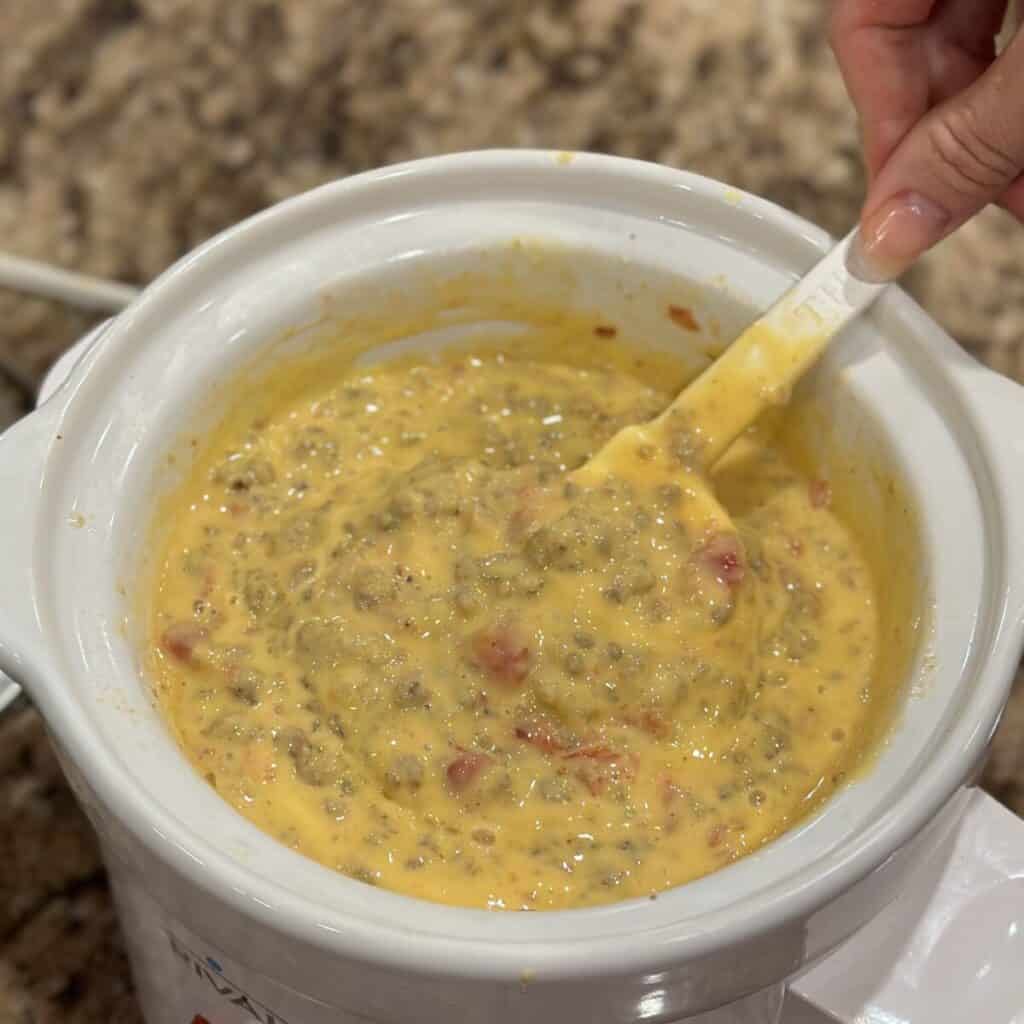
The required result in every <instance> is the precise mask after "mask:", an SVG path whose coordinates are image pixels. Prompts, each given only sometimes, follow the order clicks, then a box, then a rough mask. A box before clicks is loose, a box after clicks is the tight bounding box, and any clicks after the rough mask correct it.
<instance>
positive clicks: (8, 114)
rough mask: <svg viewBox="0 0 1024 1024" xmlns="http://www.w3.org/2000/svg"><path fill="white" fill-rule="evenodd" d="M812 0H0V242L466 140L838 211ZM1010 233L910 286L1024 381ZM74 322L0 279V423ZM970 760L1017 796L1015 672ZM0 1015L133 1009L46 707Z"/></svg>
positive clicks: (28, 754) (175, 210) (242, 201)
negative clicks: (990, 754)
mask: <svg viewBox="0 0 1024 1024" xmlns="http://www.w3.org/2000/svg"><path fill="white" fill-rule="evenodd" d="M826 6H827V5H826V4H824V3H822V2H821V0H731V2H730V3H728V4H723V3H719V2H715V0H644V2H638V0H512V2H509V0H288V2H287V3H283V2H280V3H271V2H265V0H249V2H247V3H242V4H211V3H207V2H206V0H52V2H48V3H35V4H32V3H29V2H27V0H13V2H5V3H3V4H0V39H3V41H4V43H3V48H4V59H3V61H2V62H0V238H2V239H3V246H4V247H5V248H8V249H10V250H12V251H15V252H17V253H19V254H21V255H25V256H32V257H37V258H40V259H46V260H51V261H54V262H56V263H60V264H63V265H65V266H67V267H70V268H73V269H78V270H84V271H88V272H92V273H96V274H101V275H106V276H111V277H118V278H121V279H123V280H125V281H129V282H139V283H141V282H144V281H146V280H148V279H149V278H151V277H152V276H153V275H154V274H156V273H157V272H159V271H160V270H161V269H163V268H164V267H165V266H166V265H167V264H168V263H169V262H170V261H171V260H173V259H174V258H175V257H177V256H178V255H179V254H180V253H182V252H183V251H185V250H186V249H188V248H189V247H191V246H192V245H194V244H195V243H197V242H199V241H200V240H202V239H203V238H205V237H207V236H208V235H210V234H211V233H213V232H214V231H216V230H218V229H219V228H221V227H223V226H225V225H227V224H230V223H231V222H233V221H236V220H238V219H239V218H241V217H244V216H245V215H247V214H249V213H251V212H253V211H255V210H258V209H260V208H261V207H264V206H266V205H267V204H269V203H272V202H274V201H275V200H277V199H280V198H282V197H284V196H287V195H290V194H292V193H294V192H297V191H299V190H302V189H305V188H308V187H309V186H311V185H315V184H318V183H320V182H322V181H325V180H328V179H330V178H334V177H337V176H339V175H344V174H347V173H350V172H353V171H357V170H362V169H364V168H367V167H371V166H374V165H379V164H382V163H388V162H392V161H395V160H400V159H405V158H407V157H412V156H418V155H424V154H429V153H438V152H445V151H451V150H457V149H467V148H474V147H482V146H494V145H511V146H550V147H554V148H559V149H593V150H603V151H608V152H614V153H620V154H625V155H630V156H638V157H643V158H646V159H651V160H658V161H661V162H664V163H667V164H671V165H675V166H680V167H688V168H691V169H693V170H696V171H700V172H703V173H705V174H709V175H712V176H714V177H717V178H720V179H723V180H725V181H728V182H730V183H732V184H734V185H736V186H738V187H740V188H744V189H749V190H751V191H753V192H757V193H760V194H761V195H764V196H767V197H768V198H770V199H774V200H776V201H777V202H779V203H782V204H784V205H786V206H788V207H790V208H791V209H794V210H796V211H797V212H799V213H801V214H803V215H804V216H806V217H809V218H810V219H811V220H814V221H817V222H818V223H819V224H822V225H823V226H824V227H826V228H828V229H830V230H831V231H833V232H841V231H843V230H845V229H846V227H847V226H848V225H849V224H851V223H852V222H853V220H854V218H855V215H856V212H857V207H858V203H859V200H860V197H861V195H862V189H863V180H862V176H861V171H860V168H859V164H858V158H857V146H856V125H855V121H854V118H853V116H852V113H851V111H850V108H849V106H848V104H847V101H846V98H845V94H844V92H843V89H842V86H841V84H840V81H839V78H838V75H837V73H836V70H835V67H834V65H833V63H832V60H831V57H830V55H829V53H828V51H827V48H826V46H825V44H824V37H823V30H822V18H823V14H824V11H825V8H826ZM1022 257H1024V229H1018V228H1016V227H1015V226H1014V225H1012V224H1011V223H1010V222H1009V220H1008V219H1007V218H1005V217H1004V216H1003V215H1001V214H999V213H995V212H993V213H991V214H987V215H986V216H984V217H982V218H980V219H979V220H978V221H977V222H976V223H974V224H971V225H970V226H968V228H966V229H965V230H963V231H962V232H960V234H959V235H958V236H957V237H956V238H954V239H952V240H951V241H949V242H947V243H946V244H945V245H944V246H943V247H942V248H941V249H940V250H939V251H938V252H936V253H934V254H933V255H932V256H931V257H930V258H929V259H928V260H927V261H926V262H925V264H924V265H923V266H922V267H921V268H919V269H918V270H917V271H916V272H915V274H914V276H913V278H912V280H911V282H910V287H911V288H912V290H913V291H914V293H915V294H916V295H917V296H918V297H919V298H920V300H921V301H922V302H923V303H924V305H925V306H926V308H927V309H928V310H929V311H930V312H931V313H932V314H933V315H935V316H936V317H937V318H938V319H939V320H940V321H942V322H943V323H944V324H945V325H946V326H947V327H948V328H949V329H950V331H951V332H952V333H953V334H954V335H955V336H956V337H957V338H958V339H959V340H960V341H961V342H962V343H963V344H964V345H965V346H966V347H967V348H969V349H971V350H972V351H974V352H976V353H977V354H978V355H979V356H980V357H981V358H983V359H984V360H985V361H986V362H988V363H989V364H990V365H992V366H994V367H995V368H997V369H999V370H1001V371H1003V372H1005V373H1009V374H1011V375H1014V376H1016V377H1017V378H1018V379H1021V380H1024V343H1022V341H1021V338H1022V334H1024V272H1022V269H1021V268H1022V266H1024V259H1022ZM87 326H88V321H87V320H86V319H85V318H84V317H82V316H81V315H79V314H76V313H73V312H70V311H68V310H66V309H62V308H60V307H58V306H55V305H51V304H48V303H44V302H38V301H33V300H28V299H25V298H24V297H20V296H16V295H12V294H7V293H3V292H2V291H0V367H2V368H3V369H4V370H5V373H4V376H3V379H2V380H0V422H3V423H6V422H9V421H10V420H11V419H13V418H14V417H15V416H17V415H18V413H19V411H20V410H21V409H23V408H24V403H25V397H24V393H23V392H24V385H25V383H26V382H32V381H37V380H38V379H39V377H40V375H41V373H42V372H43V371H44V369H45V368H46V367H47V366H48V365H49V364H50V362H52V360H53V359H54V358H55V357H56V356H57V355H58V354H59V353H60V352H61V351H62V350H63V349H64V348H65V347H66V346H67V345H68V344H70V343H71V342H72V341H73V340H74V339H75V338H76V337H78V336H79V335H81V333H82V332H83V331H84V329H85V328H86V327H87ZM1020 689H1021V694H1020V696H1019V697H1018V698H1017V699H1016V700H1015V702H1014V703H1013V704H1012V705H1011V708H1010V711H1009V713H1008V715H1007V717H1006V720H1005V721H1004V724H1003V726H1002V728H1001V731H1000V734H999V737H998V739H997V744H996V751H995V756H994V758H993V761H992V763H991V765H990V766H989V769H988V773H987V777H986V781H987V784H988V785H989V787H990V788H991V789H992V790H993V791H994V792H996V793H997V795H999V796H1000V797H1001V798H1002V799H1003V800H1005V801H1006V802H1007V803H1009V804H1010V805H1011V806H1013V807H1014V808H1015V809H1016V810H1018V811H1022V810H1024V687H1022V688H1020ZM0 864H3V868H4V869H3V871H2V872H0V1024H7V1022H20V1024H30V1022H44V1021H82V1022H85V1021H89V1022H92V1021H97V1022H98V1021H104V1022H108V1021H118V1022H119V1024H129V1022H132V1021H137V1020H138V1019H139V1017H138V1011H137V1009H136V1008H135V1004H134V1001H133V998H132V994H131V984H130V980H129V977H128V971H127V966H126V963H125V960H124V956H123V954H122V952H121V946H120V940H119V937H118V932H117V928H116V924H115V921H114V917H113V913H112V910H111V907H110V903H109V899H108V894H107V890H106V885H105V881H104V876H103V871H102V867H101V865H100V863H99V860H98V857H97V853H96V848H95V846H94V843H93V840H92V837H91V835H90V833H89V830H88V826H87V825H86V823H85V821H84V819H83V818H82V815H81V814H80V813H79V811H78V810H77V808H76V806H75V804H74V802H73V800H72V798H71V795H70V793H69V791H68V789H67V787H66V785H65V784H64V782H63V780H62V777H61V774H60V771H59V769H58V768H57V766H56V763H55V761H54V759H53V756H52V754H51V753H50V750H49V747H48V745H47V743H46V740H45V738H44V736H43V733H42V729H41V726H40V722H39V719H38V717H37V715H36V714H35V712H34V711H33V710H31V708H29V707H28V706H27V705H24V704H22V705H20V706H18V707H16V708H15V709H14V710H13V711H12V712H9V713H8V714H6V715H5V716H4V717H3V719H2V720H0Z"/></svg>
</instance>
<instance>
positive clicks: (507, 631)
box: [473, 623, 532, 687]
mask: <svg viewBox="0 0 1024 1024" xmlns="http://www.w3.org/2000/svg"><path fill="white" fill-rule="evenodd" d="M531 660H532V659H531V655H530V648H529V646H528V645H527V643H526V639H525V637H524V636H523V635H522V632H521V631H520V630H519V629H518V628H517V627H516V626H513V625H509V624H507V623H505V624H502V623H495V624H494V625H491V626H485V627H484V628H483V629H481V630H480V631H479V632H477V633H475V634H474V636H473V661H475V662H476V664H477V665H478V666H479V667H480V668H482V669H483V670H484V672H486V673H487V674H488V675H489V676H490V677H491V678H492V679H493V680H494V681H495V682H497V683H502V684H503V685H505V686H509V687H514V686H518V685H519V684H520V683H522V681H523V680H524V679H525V678H526V677H527V675H529V673H530V668H531Z"/></svg>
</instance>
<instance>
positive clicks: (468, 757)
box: [445, 750, 491, 793]
mask: <svg viewBox="0 0 1024 1024" xmlns="http://www.w3.org/2000/svg"><path fill="white" fill-rule="evenodd" d="M490 763H491V759H490V758H489V757H488V756H487V755H486V754H480V753H477V752H476V751H472V750H466V751H463V752H462V753H460V754H459V755H458V756H457V757H455V758H454V759H453V760H452V761H450V762H449V763H448V767H447V768H446V769H445V776H446V778H447V779H448V788H449V789H451V790H452V792H454V793H463V792H465V791H466V790H467V789H468V788H469V787H470V786H471V785H472V784H473V782H474V781H476V778H477V776H478V775H479V774H480V773H481V772H482V771H483V770H484V769H485V768H486V767H487V766H488V765H489V764H490Z"/></svg>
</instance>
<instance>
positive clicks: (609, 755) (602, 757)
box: [565, 743, 622, 763]
mask: <svg viewBox="0 0 1024 1024" xmlns="http://www.w3.org/2000/svg"><path fill="white" fill-rule="evenodd" d="M565 757H566V758H575V757H585V758H587V759H588V760H590V761H603V762H606V763H609V762H612V761H618V760H620V758H621V757H622V755H621V754H619V753H618V752H617V751H615V750H612V748H611V747H606V746H605V745H604V744H603V743H592V744H590V746H586V747H577V748H576V749H575V750H570V751H569V752H568V753H567V754H566V755H565Z"/></svg>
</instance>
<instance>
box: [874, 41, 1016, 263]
mask: <svg viewBox="0 0 1024 1024" xmlns="http://www.w3.org/2000/svg"><path fill="white" fill-rule="evenodd" d="M1022 169H1024V33H1018V34H1017V36H1016V37H1015V38H1014V39H1013V41H1012V42H1011V43H1010V45H1009V47H1007V49H1006V50H1005V51H1004V52H1003V53H1002V54H1001V55H1000V57H999V58H998V59H997V60H996V61H995V62H994V63H993V64H992V65H991V66H990V67H989V68H988V70H986V71H985V73H984V74H983V75H981V77H980V78H978V79H977V80H976V81H975V82H974V83H973V84H972V85H971V86H969V87H968V88H967V89H965V90H964V91H963V92H962V93H960V94H959V95H957V96H955V97H953V98H952V99H949V100H947V101H946V102H945V103H942V104H940V105H939V106H938V107H935V108H934V109H932V110H931V111H930V112H929V113H928V114H926V115H925V116H924V117H923V118H922V119H921V120H920V121H919V122H918V123H917V124H916V125H915V126H914V128H913V129H912V130H911V131H910V133H909V134H908V135H907V136H906V137H905V138H904V140H903V141H902V142H901V143H900V144H899V146H898V147H897V149H896V150H895V152H894V153H893V154H892V156H891V157H890V158H889V160H888V161H887V162H886V164H885V166H884V167H883V168H882V170H881V171H880V172H879V174H878V176H877V178H876V179H875V181H874V183H873V184H872V187H871V190H870V192H869V194H868V199H867V202H866V203H865V206H864V214H863V216H862V218H861V231H860V235H859V240H858V243H859V244H858V246H857V249H856V259H857V262H858V265H859V269H860V271H861V272H863V273H866V275H867V276H870V277H872V278H874V279H876V280H890V279H892V278H895V277H898V276H899V275H900V274H902V273H903V271H904V270H906V269H907V267H909V266H910V264H911V263H913V262H914V261H915V260H916V259H917V258H918V256H920V255H921V253H923V252H924V251H925V250H926V249H929V248H930V247H931V246H932V245H934V244H935V243H936V242H938V241H940V240H941V239H942V238H944V237H945V236H946V235H947V234H949V233H950V232H951V231H953V230H955V229H956V228H957V227H959V226H960V225H961V224H963V223H964V221H966V220H968V219H969V218H970V217H972V216H974V214H975V213H977V212H978V211H979V210H980V209H982V207H984V206H986V205H987V204H988V203H990V202H993V201H996V200H998V199H999V198H1000V197H1002V196H1003V195H1004V193H1007V190H1008V189H1010V186H1011V185H1013V183H1014V182H1015V181H1016V179H1017V178H1018V177H1019V175H1020V173H1021V170H1022ZM1016 189H1017V187H1016V186H1015V185H1014V188H1013V189H1011V190H1010V192H1009V193H1008V195H1009V201H1010V202H1013V203H1016V202H1018V198H1017V196H1018V193H1017V191H1016Z"/></svg>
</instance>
